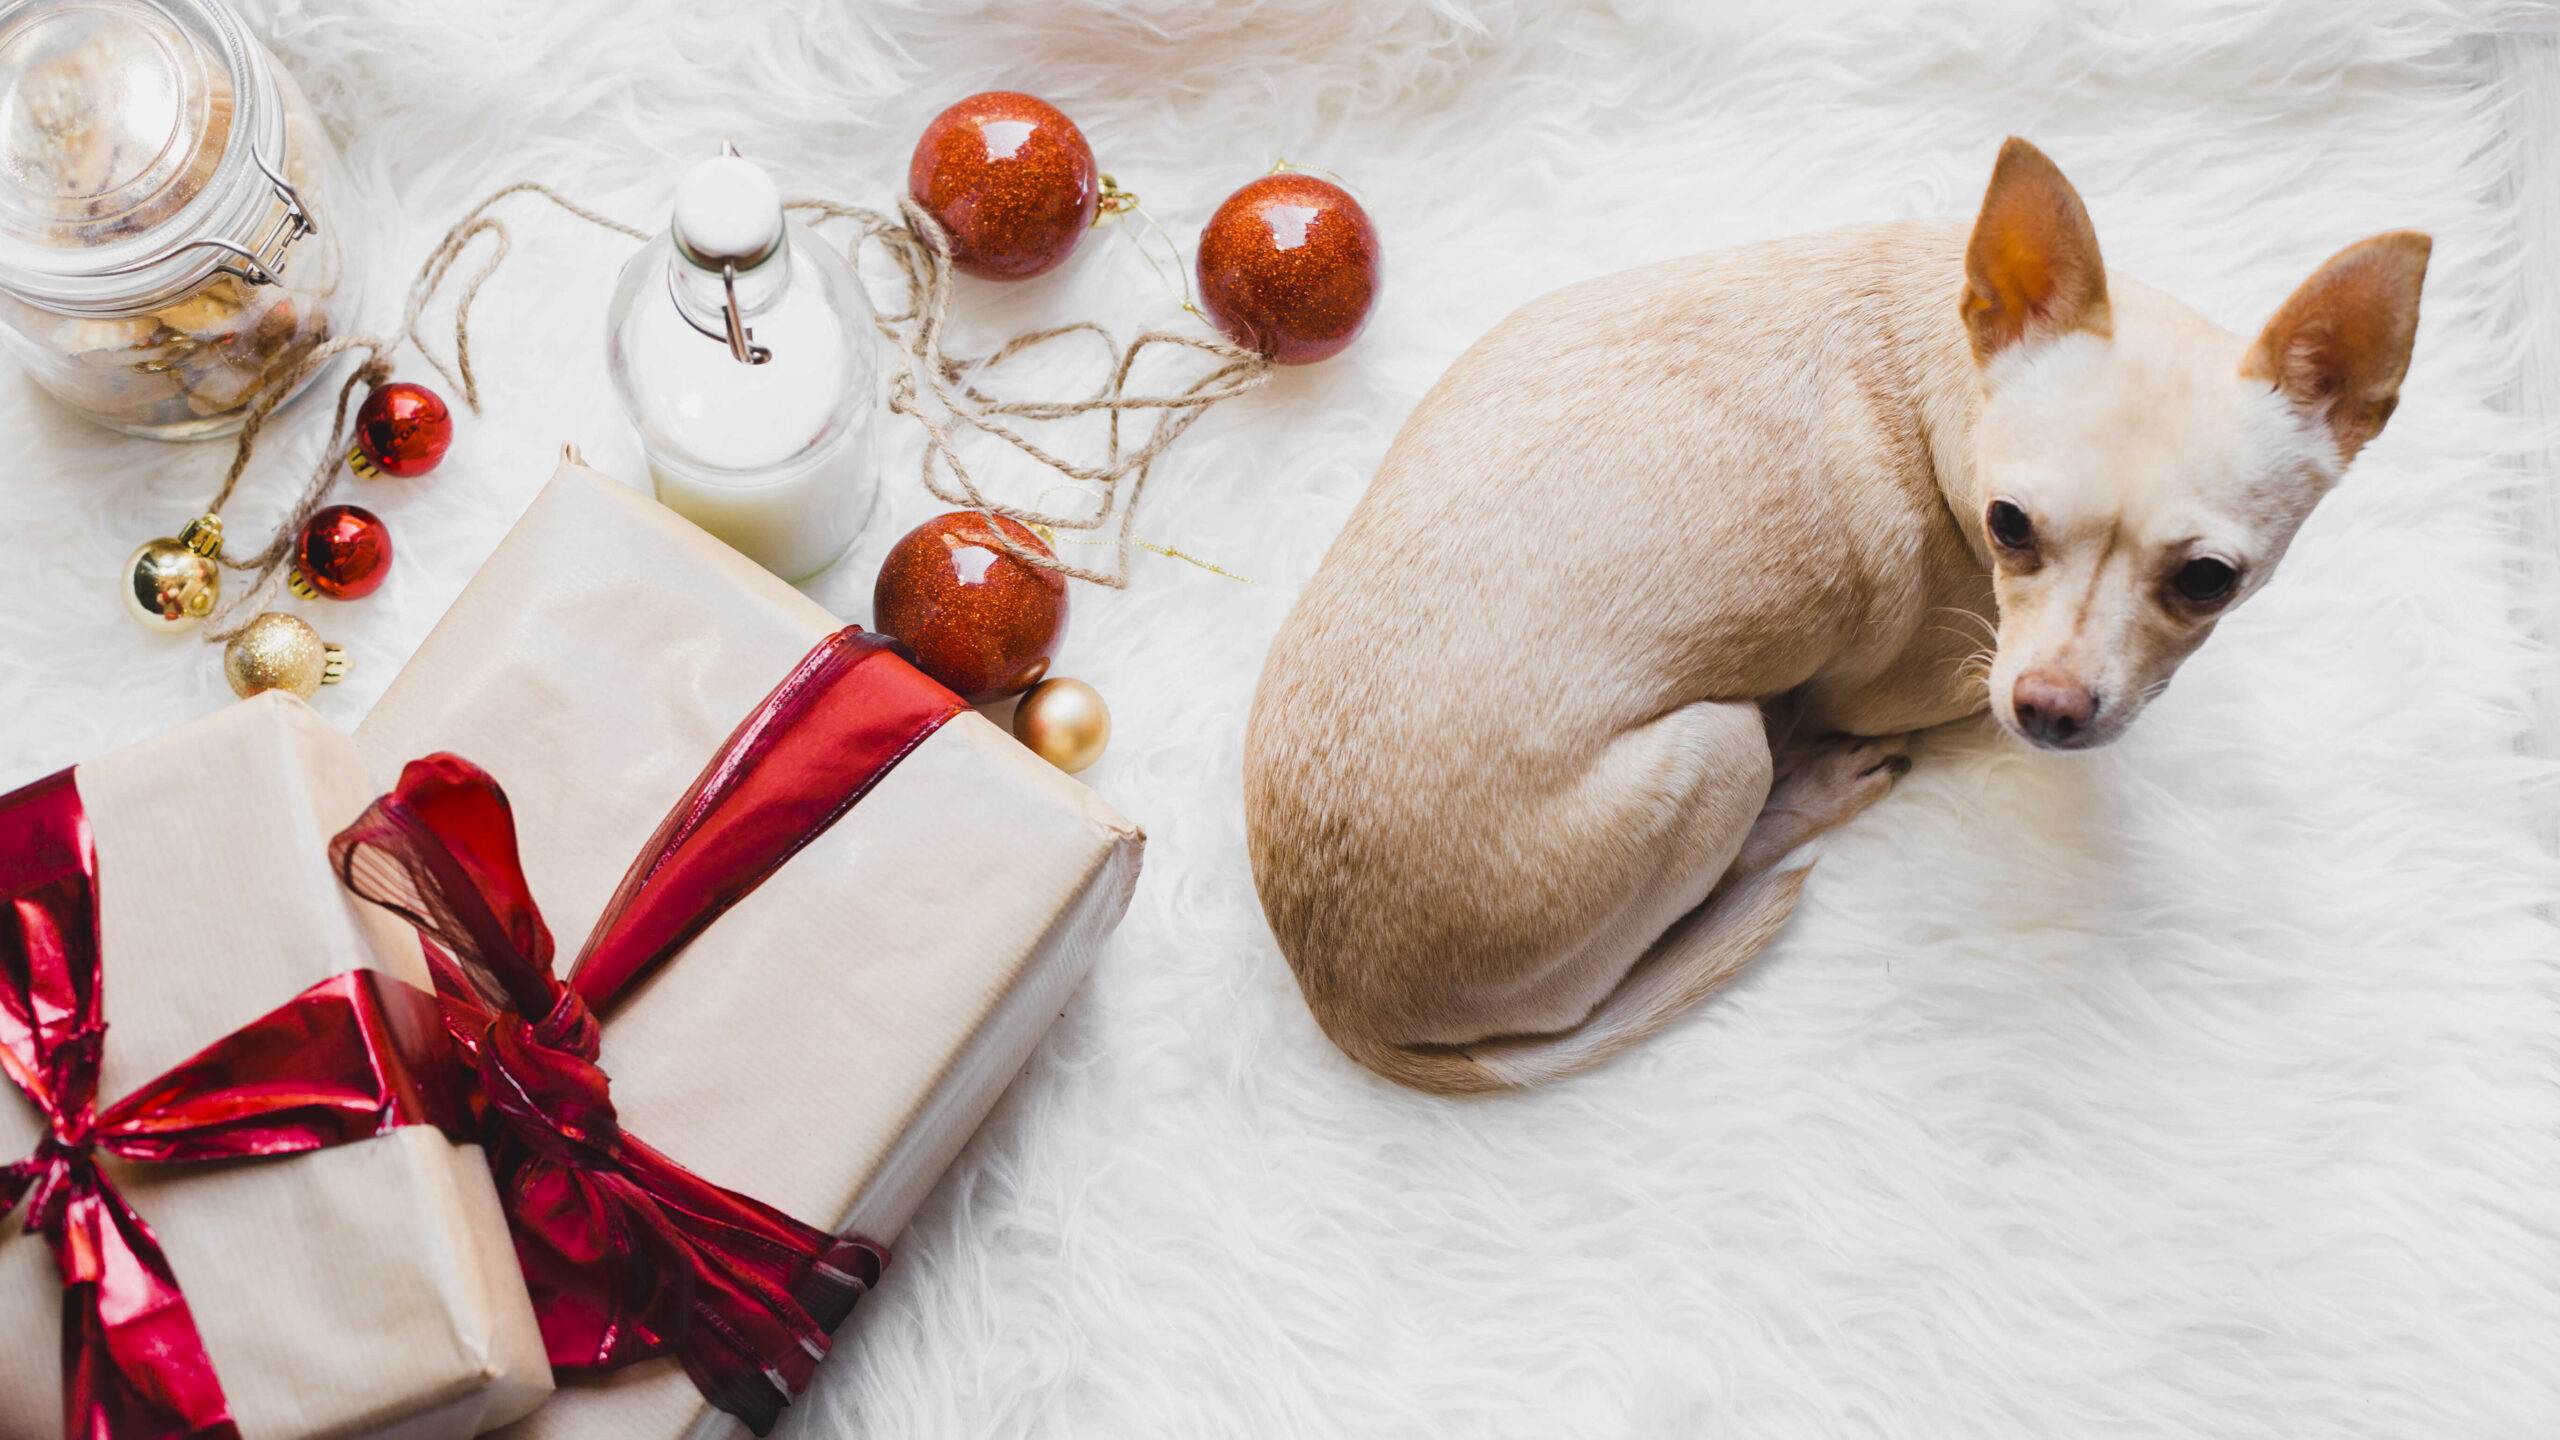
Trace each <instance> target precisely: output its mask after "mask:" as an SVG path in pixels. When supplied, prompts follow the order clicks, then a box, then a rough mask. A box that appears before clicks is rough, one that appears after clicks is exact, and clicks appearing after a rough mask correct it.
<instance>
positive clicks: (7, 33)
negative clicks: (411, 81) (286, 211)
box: [0, 0, 283, 311]
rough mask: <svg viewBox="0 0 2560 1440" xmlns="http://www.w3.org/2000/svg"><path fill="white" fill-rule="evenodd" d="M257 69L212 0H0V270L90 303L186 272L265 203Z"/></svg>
mask: <svg viewBox="0 0 2560 1440" xmlns="http://www.w3.org/2000/svg"><path fill="white" fill-rule="evenodd" d="M261 82H263V85H262V84H261ZM272 85H273V80H272V78H271V77H269V76H267V75H266V74H265V72H264V70H263V68H262V67H261V66H260V65H259V64H258V62H257V61H256V60H255V59H254V57H253V56H252V54H251V52H250V46H249V44H248V40H247V37H246V35H245V34H244V33H243V32H242V31H241V29H240V26H239V23H238V21H237V20H236V19H234V18H233V17H232V15H231V14H230V12H229V11H228V10H226V9H224V8H223V6H222V4H221V3H220V0H19V3H16V4H6V5H0V286H6V287H7V288H8V289H10V290H12V291H15V292H17V293H19V294H21V295H23V296H25V297H26V298H27V299H29V300H32V301H34V302H36V303H38V304H43V305H49V306H52V307H54V308H60V309H70V310H79V311H96V310H102V309H104V310H112V309H116V308H119V307H120V306H122V305H124V304H128V303H132V302H134V301H138V300H148V299H151V298H154V294H165V293H166V292H168V291H170V290H171V289H172V288H173V287H174V288H178V289H183V288H185V287H186V286H187V285H188V284H191V283H196V282H200V281H201V279H202V278H203V277H204V276H205V275H207V274H209V273H210V272H211V271H212V269H213V268H214V266H216V265H217V264H219V263H221V262H222V261H223V260H224V258H225V256H224V254H223V253H221V249H220V247H219V246H218V245H213V244H206V243H205V242H207V241H208V240H214V241H221V240H230V241H232V242H233V243H235V244H236V243H238V240H237V237H236V236H235V234H234V232H241V233H247V232H249V231H252V230H254V229H255V227H256V225H257V223H258V221H259V220H260V219H261V218H262V217H263V216H265V215H266V214H267V213H268V212H269V211H271V210H272V209H273V207H274V204H275V195H274V192H273V191H272V190H271V189H269V187H268V186H267V183H266V177H265V175H263V174H261V173H259V169H260V167H259V163H258V161H257V158H256V156H255V155H254V154H253V153H252V152H254V151H256V150H257V149H259V148H261V144H260V142H261V141H263V142H265V148H269V149H272V150H274V151H275V152H276V155H275V159H276V162H277V163H281V160H282V154H281V150H282V141H283V129H282V123H281V115H280V113H279V107H278V105H277V104H276V103H275V98H274V96H273V92H272ZM262 90H263V91H264V93H262ZM270 130H272V131H273V132H274V133H273V135H272V136H269V135H267V134H265V133H263V132H266V131H270ZM253 212H254V213H253ZM181 272H184V273H181ZM144 292H151V293H144Z"/></svg>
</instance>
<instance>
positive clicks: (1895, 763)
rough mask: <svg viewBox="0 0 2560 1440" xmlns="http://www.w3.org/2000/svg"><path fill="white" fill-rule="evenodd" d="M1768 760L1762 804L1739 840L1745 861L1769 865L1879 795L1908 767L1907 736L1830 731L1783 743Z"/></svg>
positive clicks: (1839, 822) (1909, 759)
mask: <svg viewBox="0 0 2560 1440" xmlns="http://www.w3.org/2000/svg"><path fill="white" fill-rule="evenodd" d="M1774 759H1775V761H1776V776H1775V778H1774V779H1773V780H1772V781H1771V782H1770V786H1769V800H1768V803H1767V804H1765V805H1763V806H1762V807H1761V810H1760V818H1759V819H1758V820H1756V821H1754V822H1753V823H1752V826H1751V835H1750V838H1749V839H1748V840H1747V841H1745V842H1744V847H1743V857H1742V863H1744V864H1746V865H1748V864H1751V863H1753V862H1757V863H1759V864H1761V865H1769V864H1774V863H1776V861H1777V860H1778V858H1779V857H1781V856H1783V855H1785V854H1786V853H1787V852H1788V851H1790V850H1793V849H1795V848H1796V847H1797V846H1799V845H1802V844H1803V843H1805V842H1806V841H1808V840H1811V839H1812V838H1813V837H1815V836H1817V835H1820V834H1821V833H1823V832H1824V831H1826V830H1830V829H1833V828H1835V827H1837V826H1840V825H1844V824H1847V823H1848V821H1849V820H1850V818H1851V817H1852V816H1854V815H1856V814H1857V813H1858V812H1859V811H1861V810H1864V809H1866V808H1867V807H1868V806H1870V805H1873V804H1874V803H1876V802H1877V801H1878V800H1881V799H1883V798H1884V797H1885V795H1886V794H1887V792H1889V791H1891V790H1892V789H1893V782H1894V781H1896V780H1899V779H1901V778H1902V777H1903V776H1904V775H1905V774H1907V773H1909V771H1910V769H1911V737H1910V736H1908V735H1883V736H1862V735H1835V736H1831V737H1829V738H1827V739H1822V740H1814V741H1808V742H1805V743H1803V744H1800V745H1791V746H1788V747H1787V748H1786V749H1784V750H1781V751H1780V752H1779V753H1778V754H1777V755H1776V756H1775V757H1774Z"/></svg>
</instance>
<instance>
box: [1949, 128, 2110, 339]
mask: <svg viewBox="0 0 2560 1440" xmlns="http://www.w3.org/2000/svg"><path fill="white" fill-rule="evenodd" d="M1964 279H1965V286H1964V328H1965V329H1966V331H1968V332H1969V333H1970V334H1971V335H1972V336H1973V358H1974V359H1975V360H1976V361H1980V362H1987V361H1989V360H1990V359H1991V357H1992V356H1994V355H1996V354H1998V353H2000V352H2001V351H2003V350H2006V349H2008V348H2009V347H2010V346H2012V345H2015V344H2017V343H2019V342H2020V341H2024V340H2048V339H2051V338H2053V337H2054V336H2057V335H2064V334H2068V333H2070V332H2071V331H2074V330H2087V331H2091V332H2094V333H2096V334H2099V335H2106V334H2111V333H2113V331H2114V324H2115V320H2114V316H2113V314H2112V313H2111V312H2110V311H2109V310H2108V309H2107V267H2106V265H2105V263H2104V262H2102V261H2101V260H2099V258H2098V232H2097V231H2096V230H2094V229H2092V228H2090V225H2089V212H2088V210H2087V208H2086V207H2084V206H2082V205H2081V203H2080V192H2079V191H2077V190H2074V189H2072V188H2071V182H2070V181H2068V180H2065V179H2063V178H2062V172H2061V171H2060V170H2058V169H2056V168H2055V167H2054V163H2053V162H2052V161H2051V160H2048V159H2046V158H2045V155H2044V152H2043V151H2041V150H2038V149H2037V148H2036V147H2034V146H2033V145H2030V144H2028V143H2027V142H2026V141H2024V140H2021V139H2019V138H2017V137H2016V136H2014V135H2013V136H2011V137H2009V143H2007V144H2006V145H2003V146H2001V147H2000V163H1999V164H1997V165H1994V166H1993V167H1992V169H1991V188H1990V189H1989V190H1987V191H1985V192H1984V193H1983V196H1982V216H1981V218H1980V219H1978V220H1976V221H1974V222H1973V243H1972V244H1970V245H1968V246H1967V247H1965V252H1964Z"/></svg>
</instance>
